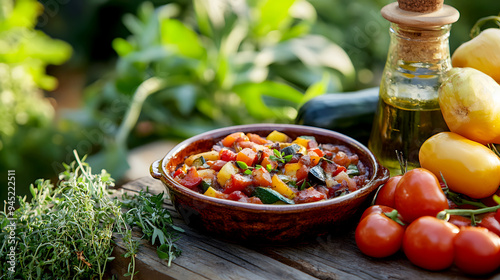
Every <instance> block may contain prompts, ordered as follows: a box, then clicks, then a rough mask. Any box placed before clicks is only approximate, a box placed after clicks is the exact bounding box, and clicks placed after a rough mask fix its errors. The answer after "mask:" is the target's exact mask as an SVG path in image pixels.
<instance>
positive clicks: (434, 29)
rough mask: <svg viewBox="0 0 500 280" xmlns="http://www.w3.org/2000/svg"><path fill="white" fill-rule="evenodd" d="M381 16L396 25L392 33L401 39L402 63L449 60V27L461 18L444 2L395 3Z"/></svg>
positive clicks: (403, 0) (415, 0) (413, 0)
mask: <svg viewBox="0 0 500 280" xmlns="http://www.w3.org/2000/svg"><path fill="white" fill-rule="evenodd" d="M381 13H382V16H383V17H384V18H385V19H387V20H388V21H390V22H392V23H395V24H397V25H393V27H392V30H393V31H394V32H396V33H397V37H398V38H404V39H400V40H399V41H398V44H397V53H398V56H399V57H400V58H401V59H403V60H405V61H421V62H430V63H437V62H439V61H442V60H444V59H447V58H448V57H449V46H448V32H449V27H450V26H449V25H450V24H452V23H454V22H456V21H457V20H458V18H459V16H460V14H459V13H458V11H457V10H456V9H455V8H453V7H451V6H448V5H445V4H444V3H443V0H398V2H393V3H391V4H389V5H386V6H385V7H383V8H382V10H381Z"/></svg>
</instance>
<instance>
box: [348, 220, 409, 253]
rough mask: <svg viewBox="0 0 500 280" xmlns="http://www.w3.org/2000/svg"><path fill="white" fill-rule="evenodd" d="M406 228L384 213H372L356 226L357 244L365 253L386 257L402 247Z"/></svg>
mask: <svg viewBox="0 0 500 280" xmlns="http://www.w3.org/2000/svg"><path fill="white" fill-rule="evenodd" d="M404 232H405V230H404V228H403V226H401V225H400V224H398V223H397V222H395V221H393V220H392V219H390V218H389V217H387V216H386V215H385V214H384V213H371V214H369V215H368V216H366V217H365V218H363V219H362V220H361V222H359V224H358V226H357V227H356V232H355V239H356V244H357V245H358V248H359V250H360V251H361V252H363V253H364V254H366V255H368V256H371V257H376V258H384V257H388V256H390V255H392V254H394V253H396V252H397V251H399V249H400V248H401V242H402V240H403V235H404Z"/></svg>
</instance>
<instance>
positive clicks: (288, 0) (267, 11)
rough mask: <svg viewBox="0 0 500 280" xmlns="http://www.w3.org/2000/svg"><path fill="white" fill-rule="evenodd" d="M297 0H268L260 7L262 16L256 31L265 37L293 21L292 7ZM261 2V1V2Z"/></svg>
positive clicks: (258, 34)
mask: <svg viewBox="0 0 500 280" xmlns="http://www.w3.org/2000/svg"><path fill="white" fill-rule="evenodd" d="M294 2H295V0H280V1H276V0H266V1H264V4H263V5H262V6H261V7H260V9H259V12H260V17H259V21H258V24H257V26H255V28H254V30H255V31H254V32H255V33H256V35H257V36H259V37H264V36H265V35H266V34H268V33H269V32H271V31H274V30H280V29H282V28H285V27H287V26H288V25H289V24H290V23H291V20H292V18H291V16H290V7H291V6H292V5H293V3H294ZM259 4H260V3H259Z"/></svg>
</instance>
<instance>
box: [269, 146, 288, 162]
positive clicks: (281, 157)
mask: <svg viewBox="0 0 500 280" xmlns="http://www.w3.org/2000/svg"><path fill="white" fill-rule="evenodd" d="M292 157H293V155H286V156H285V153H284V152H280V151H278V150H276V149H273V155H270V156H269V159H270V160H274V161H279V162H281V163H287V162H289V161H290V160H292Z"/></svg>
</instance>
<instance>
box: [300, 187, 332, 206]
mask: <svg viewBox="0 0 500 280" xmlns="http://www.w3.org/2000/svg"><path fill="white" fill-rule="evenodd" d="M325 198H326V195H325V194H324V193H322V192H319V191H317V190H316V189H315V188H314V187H309V188H307V189H305V190H302V191H299V192H297V194H296V196H295V198H294V201H295V202H296V203H309V202H315V201H320V200H323V199H325Z"/></svg>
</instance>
